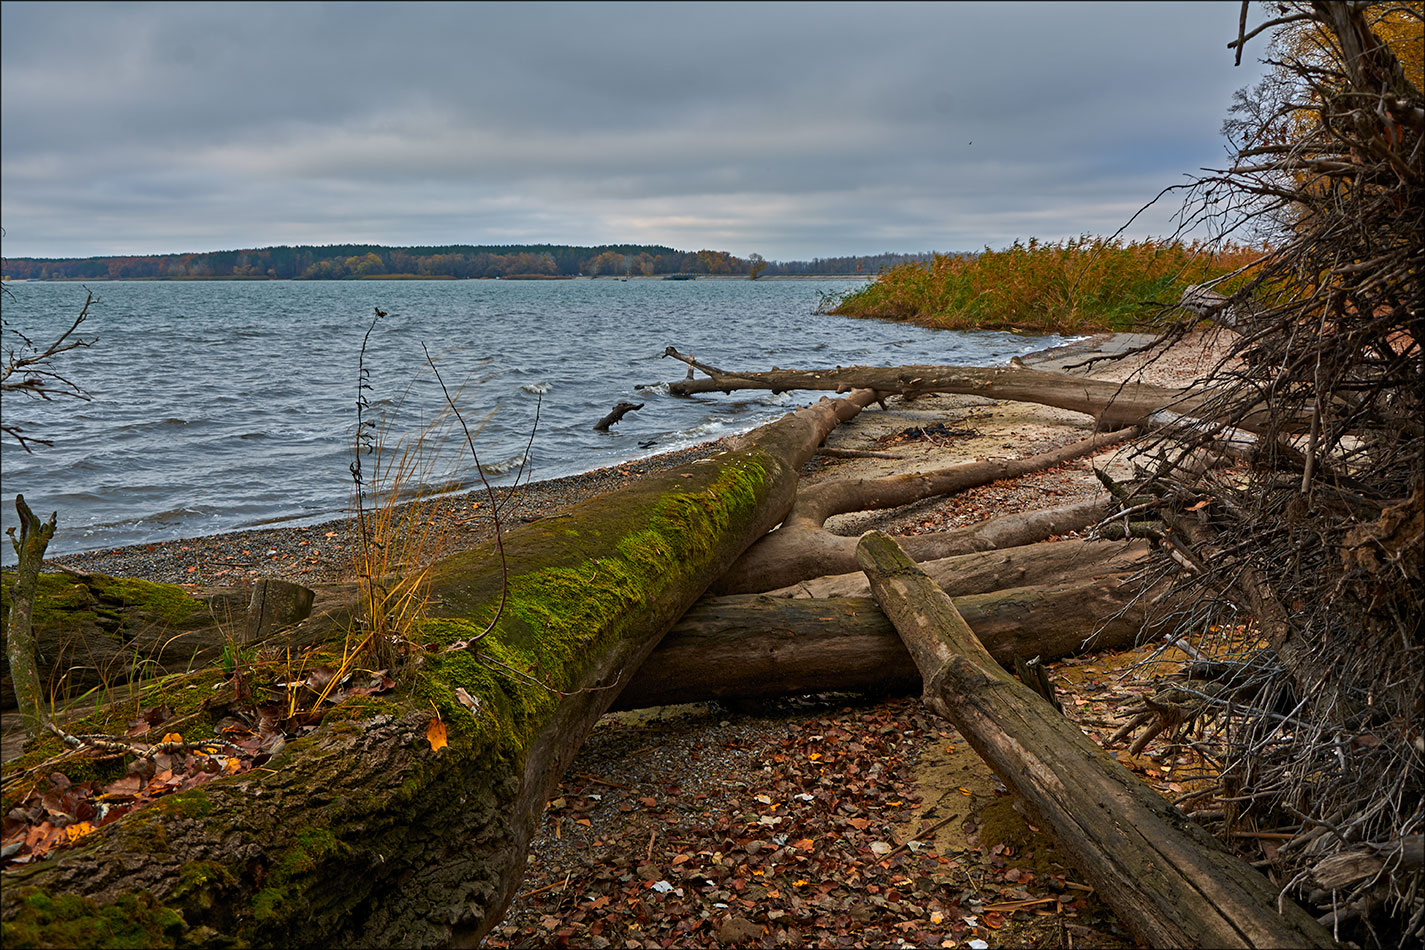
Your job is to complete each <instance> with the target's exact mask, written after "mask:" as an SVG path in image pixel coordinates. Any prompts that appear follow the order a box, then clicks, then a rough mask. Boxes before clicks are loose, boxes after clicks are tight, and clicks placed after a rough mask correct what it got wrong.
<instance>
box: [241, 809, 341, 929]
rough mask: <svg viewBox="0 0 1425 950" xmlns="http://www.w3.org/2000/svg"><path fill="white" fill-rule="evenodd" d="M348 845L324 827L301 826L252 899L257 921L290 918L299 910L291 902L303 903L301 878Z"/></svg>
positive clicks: (305, 877) (304, 899)
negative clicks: (291, 843)
mask: <svg viewBox="0 0 1425 950" xmlns="http://www.w3.org/2000/svg"><path fill="white" fill-rule="evenodd" d="M348 851H350V848H349V847H348V846H347V845H345V844H343V843H342V842H340V841H338V840H337V838H336V836H335V835H333V834H332V833H331V832H330V831H328V830H326V829H325V828H314V827H308V828H304V829H303V830H302V831H300V832H298V833H297V840H296V841H295V842H294V843H293V845H292V846H291V847H290V848H288V849H287V851H286V852H285V853H284V854H283V855H282V856H281V857H280V858H278V860H277V863H276V864H275V865H274V866H273V868H272V869H271V871H269V872H268V875H267V880H266V881H265V882H264V886H263V888H262V890H260V891H258V892H257V894H256V896H254V897H253V899H252V915H253V918H254V919H255V920H256V921H257V922H258V923H259V924H267V923H275V922H279V921H284V920H288V919H290V918H292V917H293V916H294V915H295V914H296V913H297V911H298V908H295V907H294V906H293V902H302V903H303V904H305V903H306V897H305V896H304V895H305V894H306V893H307V888H306V887H305V886H304V883H303V882H304V879H307V878H309V877H310V876H311V874H312V872H313V871H314V870H315V869H316V868H318V867H319V866H320V865H321V864H322V863H323V862H324V861H326V860H328V859H330V858H332V857H337V856H340V855H343V854H345V853H347V852H348Z"/></svg>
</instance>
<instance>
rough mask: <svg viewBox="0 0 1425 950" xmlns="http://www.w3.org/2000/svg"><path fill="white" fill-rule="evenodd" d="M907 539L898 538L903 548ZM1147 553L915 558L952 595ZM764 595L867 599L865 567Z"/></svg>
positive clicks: (1126, 567)
mask: <svg viewBox="0 0 1425 950" xmlns="http://www.w3.org/2000/svg"><path fill="white" fill-rule="evenodd" d="M911 540H912V539H911V538H900V539H898V541H899V543H900V544H902V545H903V546H904V547H906V548H907V553H910V551H909V550H908V549H909V547H910V545H908V544H906V542H908V541H911ZM1147 553H1148V544H1147V543H1146V542H1143V541H1131V542H1124V541H1087V540H1081V539H1074V540H1068V541H1047V542H1041V543H1038V544H1022V545H1016V546H1013V547H1008V548H1002V549H995V548H992V549H990V550H986V551H976V552H974V553H972V554H957V555H955V556H953V557H942V558H932V559H930V560H925V561H920V562H919V564H920V569H921V570H923V571H925V573H926V574H927V575H928V576H929V577H930V579H931V580H933V581H934V582H935V583H936V584H937V585H939V587H940V589H941V590H943V591H945V593H947V594H949V595H950V596H952V597H960V596H964V595H967V594H982V593H987V592H989V591H996V590H1005V589H1008V588H1011V587H1042V586H1046V585H1051V584H1071V583H1081V582H1084V581H1088V580H1092V579H1094V578H1097V577H1104V576H1107V575H1109V574H1126V573H1130V572H1131V571H1132V570H1133V568H1134V565H1135V564H1136V563H1137V562H1138V561H1140V560H1141V559H1142V558H1143V557H1144V556H1145V555H1146V554H1147ZM765 596H767V597H817V598H826V597H870V596H871V585H870V582H868V581H867V580H866V573H865V572H864V571H851V572H848V573H845V574H829V575H826V576H824V577H814V578H811V579H810V580H805V581H801V582H799V583H796V584H791V585H789V586H787V587H779V588H776V589H775V590H769V591H766V592H765Z"/></svg>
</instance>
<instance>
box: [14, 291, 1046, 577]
mask: <svg viewBox="0 0 1425 950" xmlns="http://www.w3.org/2000/svg"><path fill="white" fill-rule="evenodd" d="M848 286H850V284H848V283H847V282H844V281H841V282H838V281H830V280H826V281H777V282H765V281H759V282H756V283H754V282H752V281H745V280H739V281H708V280H699V281H659V280H651V281H649V280H645V281H637V280H635V281H584V280H576V281H528V282H525V281H359V282H290V283H289V282H256V283H244V282H221V281H213V282H182V283H157V282H155V283H147V282H134V283H127V282H119V283H96V284H93V285H91V287H92V289H93V290H94V291H95V294H96V296H97V297H98V298H99V302H98V304H97V305H95V306H94V307H93V308H91V316H90V319H89V321H88V322H87V323H86V324H85V325H84V329H85V330H86V331H88V333H87V335H88V336H93V337H97V338H98V342H97V343H96V344H95V345H94V346H92V347H90V348H88V349H84V350H77V351H74V352H71V353H68V354H65V355H64V356H62V357H61V363H60V364H59V367H60V368H62V369H64V371H65V372H66V374H67V375H69V376H70V377H71V378H73V379H74V380H76V381H77V382H79V383H80V384H81V385H83V386H84V387H85V388H86V389H88V390H89V392H90V393H91V394H92V396H93V399H92V401H89V402H75V401H72V400H57V401H51V402H44V403H41V402H37V401H34V400H28V399H24V398H22V397H17V396H11V397H7V398H5V400H4V404H3V407H0V409H3V414H4V419H5V423H6V424H7V425H13V424H21V425H23V426H24V427H25V428H26V429H27V430H29V431H31V432H32V433H34V434H36V435H40V436H43V437H45V438H51V439H53V440H54V445H52V446H40V447H37V448H36V449H35V451H34V453H33V454H30V455H27V454H25V453H24V452H23V451H21V450H20V449H19V448H17V447H16V446H15V445H14V443H12V442H8V441H7V442H5V443H4V445H3V448H0V452H3V466H4V495H5V498H4V509H3V515H0V518H2V519H3V527H6V528H8V527H10V526H12V525H14V524H15V523H16V518H15V513H14V508H13V497H14V495H15V494H16V493H23V494H24V495H25V499H26V501H27V502H28V503H29V504H30V506H31V507H32V508H34V510H35V511H36V512H39V513H41V514H42V516H43V515H48V513H49V512H50V511H54V510H58V512H59V525H60V527H59V531H58V533H57V534H56V535H55V538H54V541H53V542H52V543H51V545H50V551H51V553H56V554H60V553H68V552H74V551H86V550H93V549H98V548H107V547H115V546H118V545H124V544H134V543H139V542H149V541H156V540H164V539H172V538H183V537H194V536H197V535H202V534H210V533H213V532H217V531H229V530H235V529H241V528H251V527H258V526H261V525H270V524H273V523H278V522H291V523H302V522H311V521H316V520H320V519H323V518H328V517H333V516H336V515H339V514H341V513H342V512H343V511H344V510H345V508H346V506H347V505H348V503H349V498H350V494H351V476H350V474H349V471H348V466H349V465H350V463H351V459H352V439H353V434H354V432H355V423H356V415H355V412H354V406H355V402H356V398H357V357H358V353H359V350H360V347H361V340H362V336H363V334H365V332H366V329H367V325H368V323H369V322H370V319H371V317H372V308H373V307H380V308H381V309H382V310H384V311H387V314H388V315H387V316H386V317H385V318H383V319H382V320H380V321H379V322H378V323H377V325H376V327H375V329H374V330H373V331H372V333H371V339H370V343H369V345H368V348H367V354H366V364H367V367H368V369H369V370H370V384H371V387H372V388H371V389H370V390H369V391H368V392H367V398H368V399H369V401H370V403H371V405H372V410H371V415H370V416H369V418H373V419H375V420H377V421H378V422H379V421H382V420H384V421H385V423H386V425H387V428H388V431H389V434H390V437H389V439H388V441H390V442H395V440H396V438H397V437H399V436H401V435H405V434H407V433H411V432H413V431H416V430H418V429H419V428H420V427H421V426H423V425H425V424H427V423H430V422H431V421H432V420H434V419H435V417H436V416H437V415H439V414H440V413H441V411H442V408H443V406H444V402H443V399H442V397H441V394H440V390H439V387H438V386H437V384H436V382H435V379H434V377H433V375H432V374H431V373H430V372H429V370H428V369H426V368H425V358H424V356H423V354H422V350H421V344H422V343H424V344H425V345H426V346H427V347H429V349H430V351H431V353H432V355H433V356H434V357H435V359H436V363H437V365H438V366H439V368H440V372H441V375H442V376H443V377H444V379H445V381H446V383H447V385H449V386H450V387H451V388H452V390H457V389H458V391H459V395H458V399H457V402H458V405H459V407H460V410H461V413H462V415H463V416H464V418H465V420H466V422H467V423H469V424H470V425H471V427H472V429H475V430H477V434H476V437H475V443H476V448H477V450H478V451H479V454H480V461H481V463H482V465H483V466H484V467H485V468H486V470H487V472H489V473H490V474H491V477H492V479H493V480H494V482H495V483H496V484H499V483H501V482H506V483H507V482H509V481H510V480H511V479H512V478H514V477H515V471H516V469H517V468H518V466H519V463H520V461H521V459H523V458H524V457H525V454H526V453H525V449H526V446H527V445H528V444H529V443H530V434H531V432H532V431H533V432H534V439H533V444H532V447H531V448H530V449H529V452H528V455H529V459H528V468H527V469H526V472H527V474H528V472H529V471H530V470H531V469H532V473H533V476H534V477H535V478H552V477H556V476H560V475H569V474H573V473H575V472H581V471H587V470H589V469H593V468H598V467H600V466H604V465H609V464H612V463H615V462H621V461H626V460H629V459H633V458H638V457H641V456H645V455H650V454H653V453H656V452H662V451H667V450H669V449H674V448H679V447H683V446H686V445H690V444H693V443H696V442H701V441H705V440H707V439H710V438H716V437H718V436H723V435H728V434H730V433H733V432H738V431H744V430H746V429H749V428H751V427H753V426H754V425H757V424H759V423H761V422H764V421H766V420H768V419H770V418H773V417H775V416H777V415H779V414H781V413H783V412H785V411H787V410H788V409H789V408H791V407H793V406H795V405H799V404H804V403H805V402H807V401H808V395H807V394H796V393H786V394H782V395H778V396H773V395H771V394H765V393H764V394H758V393H734V394H733V395H731V396H724V395H721V394H717V395H708V396H698V397H694V398H691V399H689V398H678V397H674V396H670V395H668V394H667V392H666V390H664V389H662V388H655V389H652V390H648V389H644V390H637V389H635V386H636V385H637V384H650V383H657V382H659V381H664V380H670V379H678V378H681V377H682V376H684V375H685V372H686V367H685V366H684V365H683V364H682V363H678V362H675V361H673V360H670V359H660V356H661V354H662V353H663V350H664V347H666V346H669V345H673V346H676V347H677V348H678V349H679V350H680V351H682V352H684V353H687V352H692V353H693V354H695V355H696V356H697V357H698V358H699V359H701V360H703V361H705V362H708V363H711V364H713V365H717V366H721V367H724V368H727V369H765V368H768V367H770V366H772V365H777V366H785V367H799V368H801V367H805V368H810V367H824V366H834V365H837V364H840V365H850V364H853V363H868V364H900V363H957V364H976V365H989V364H994V363H1001V362H1004V361H1005V360H1007V359H1008V358H1009V357H1010V356H1012V355H1015V354H1018V353H1025V352H1028V351H1030V350H1035V349H1040V348H1043V347H1046V346H1053V345H1055V344H1056V343H1058V342H1061V341H1060V340H1059V339H1058V338H1055V337H1035V338H1027V337H1020V336H1014V335H1011V334H1007V333H957V332H947V331H934V330H924V329H921V328H918V327H913V326H907V325H905V324H898V323H889V322H882V321H875V320H852V319H848V318H843V317H829V316H817V315H814V314H813V310H815V308H816V306H817V303H818V301H819V299H820V295H821V294H822V293H823V292H829V291H838V290H844V289H846V288H847V287H848ZM9 288H10V290H11V291H12V292H13V294H14V296H13V297H9V296H7V297H6V298H5V301H4V316H5V321H6V323H7V324H9V325H11V326H13V327H14V328H16V329H19V330H21V331H23V332H24V333H25V334H26V335H28V336H29V337H30V338H31V339H33V340H35V341H41V340H48V339H51V338H52V337H53V336H54V335H56V334H57V333H58V332H59V331H60V330H62V329H63V327H65V326H68V324H69V322H70V321H72V320H73V318H74V316H75V314H76V313H77V312H78V310H79V308H80V306H81V305H82V304H83V301H84V290H83V289H82V288H81V287H80V286H78V285H77V284H70V283H18V284H11V285H9ZM5 342H6V346H7V348H8V347H9V346H10V345H11V344H12V343H13V342H14V341H13V339H12V338H11V337H10V335H9V334H8V333H7V334H6V341H5ZM622 400H627V401H629V402H635V403H638V402H641V403H644V404H645V405H644V408H643V409H642V410H640V411H638V412H634V413H630V414H629V415H627V416H625V417H624V419H623V421H622V422H620V423H619V424H618V425H616V426H614V428H613V430H612V431H610V432H607V433H602V432H594V431H592V430H591V427H592V426H593V424H594V423H595V422H596V421H597V420H598V419H599V418H600V417H601V416H603V415H604V414H605V413H606V412H608V411H609V410H610V409H611V408H612V407H613V406H614V405H615V404H616V403H618V402H619V401H622ZM536 407H538V412H539V424H538V427H537V429H536V428H535V425H534V423H535V412H536ZM454 448H455V446H452V449H451V453H453V451H454ZM367 468H368V474H369V469H370V464H369V462H368V466H367ZM474 476H475V473H474V470H473V466H472V465H471V464H469V461H468V455H467V456H466V458H465V459H464V460H454V459H452V461H451V462H447V463H441V462H437V463H436V464H435V466H434V467H433V469H432V470H431V471H430V473H429V474H428V476H427V477H426V480H427V481H428V482H430V483H432V484H442V485H445V484H449V485H451V486H452V487H454V486H457V485H464V484H469V483H470V482H471V481H472V479H473V478H474ZM4 557H5V563H13V561H14V553H13V551H12V550H11V549H10V545H9V544H8V543H6V544H5V545H4Z"/></svg>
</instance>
